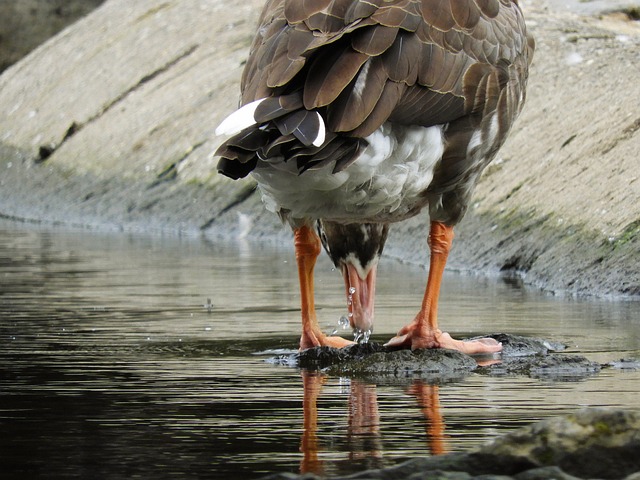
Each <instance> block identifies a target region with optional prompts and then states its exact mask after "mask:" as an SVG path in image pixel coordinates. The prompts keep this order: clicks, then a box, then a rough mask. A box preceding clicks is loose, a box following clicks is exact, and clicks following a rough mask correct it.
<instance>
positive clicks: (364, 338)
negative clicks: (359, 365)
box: [353, 328, 373, 343]
mask: <svg viewBox="0 0 640 480" xmlns="http://www.w3.org/2000/svg"><path fill="white" fill-rule="evenodd" d="M372 332H373V331H372V330H361V329H360V328H354V329H353V341H354V342H356V343H369V337H371V333H372Z"/></svg>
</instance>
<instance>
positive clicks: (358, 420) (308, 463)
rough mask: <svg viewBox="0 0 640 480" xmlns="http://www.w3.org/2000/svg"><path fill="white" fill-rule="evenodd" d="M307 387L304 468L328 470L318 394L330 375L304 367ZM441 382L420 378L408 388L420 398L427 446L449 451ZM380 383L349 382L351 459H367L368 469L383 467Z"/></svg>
mask: <svg viewBox="0 0 640 480" xmlns="http://www.w3.org/2000/svg"><path fill="white" fill-rule="evenodd" d="M301 373H302V382H303V388H304V397H303V413H304V428H303V433H302V439H301V442H300V451H301V453H302V460H301V462H300V472H301V473H302V474H304V473H314V474H316V475H323V474H324V465H323V461H322V459H321V446H320V444H319V441H318V398H319V397H320V394H321V391H322V386H323V385H324V384H325V382H326V380H327V376H326V375H324V374H322V373H320V372H311V371H304V370H303V371H302V372H301ZM438 388H439V387H438V386H437V385H430V384H428V383H426V382H424V381H421V380H416V381H414V383H413V384H412V385H411V386H409V387H408V388H407V390H406V392H407V393H408V394H409V395H412V396H414V397H415V398H416V401H417V404H418V405H419V407H420V408H421V410H422V413H423V414H424V418H425V429H426V435H427V448H428V450H429V452H430V453H431V454H432V455H442V454H444V453H447V452H448V448H447V439H446V435H445V422H444V419H443V417H442V413H441V411H440V400H439V391H438ZM376 390H377V387H376V385H374V384H369V383H366V382H364V381H361V380H357V379H352V380H351V381H350V385H349V400H348V426H347V432H346V439H347V445H348V447H347V448H348V449H349V460H350V461H356V460H357V461H364V462H365V465H366V468H367V469H374V468H382V467H383V466H384V465H383V461H382V460H383V455H384V447H383V442H382V436H381V433H380V413H379V409H378V397H377V391H376Z"/></svg>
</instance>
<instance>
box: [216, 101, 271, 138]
mask: <svg viewBox="0 0 640 480" xmlns="http://www.w3.org/2000/svg"><path fill="white" fill-rule="evenodd" d="M264 100H266V99H265V98H261V99H260V100H255V101H253V102H251V103H247V104H246V105H244V106H242V107H240V108H239V109H238V110H236V111H235V112H233V113H232V114H231V115H229V116H228V117H227V118H225V119H224V120H223V121H222V123H220V125H218V128H216V135H235V134H236V133H240V132H241V131H242V130H244V129H245V128H247V127H250V126H251V125H255V124H256V119H255V117H254V114H255V112H256V108H258V105H260V104H261V103H262V102H263V101H264Z"/></svg>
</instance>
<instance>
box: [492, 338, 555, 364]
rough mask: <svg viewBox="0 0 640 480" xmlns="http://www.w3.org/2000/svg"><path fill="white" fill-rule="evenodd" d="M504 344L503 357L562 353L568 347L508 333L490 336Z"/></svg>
mask: <svg viewBox="0 0 640 480" xmlns="http://www.w3.org/2000/svg"><path fill="white" fill-rule="evenodd" d="M489 337H491V338H494V339H496V340H497V341H498V342H501V343H502V357H503V358H505V357H525V356H530V355H546V354H547V353H549V352H560V351H562V350H564V349H565V348H566V346H565V345H564V344H562V343H559V342H552V341H549V340H545V339H543V338H534V337H523V336H521V335H511V334H506V333H496V334H493V335H489Z"/></svg>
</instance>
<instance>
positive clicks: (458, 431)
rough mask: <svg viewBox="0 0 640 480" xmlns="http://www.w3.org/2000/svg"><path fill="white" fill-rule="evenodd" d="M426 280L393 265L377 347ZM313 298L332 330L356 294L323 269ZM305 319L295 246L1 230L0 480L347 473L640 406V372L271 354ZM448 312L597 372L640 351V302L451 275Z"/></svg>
mask: <svg viewBox="0 0 640 480" xmlns="http://www.w3.org/2000/svg"><path fill="white" fill-rule="evenodd" d="M424 277H425V272H424V271H423V270H422V269H420V268H415V267H409V266H405V265H400V264H398V263H396V262H393V261H391V260H389V259H383V261H382V262H381V265H380V269H379V275H378V279H379V283H378V289H377V291H378V301H377V304H376V315H377V321H376V330H375V333H374V334H373V337H372V339H373V340H375V341H383V340H386V339H388V338H390V337H391V336H393V335H394V334H395V332H396V331H397V330H398V329H399V328H400V327H401V326H402V325H403V324H404V323H406V322H407V321H409V320H411V319H412V318H413V316H414V315H415V313H416V309H417V308H418V306H419V304H420V301H421V296H422V291H423V288H424ZM316 297H317V301H318V312H319V316H320V318H321V319H322V322H323V326H324V327H325V330H326V331H327V332H331V331H332V330H333V329H335V328H336V325H338V321H339V319H340V318H341V317H342V316H344V315H345V314H346V304H345V303H346V302H345V298H344V288H343V286H342V279H341V276H340V275H339V273H337V272H335V271H333V268H332V266H331V264H330V263H329V261H328V260H326V259H325V258H323V259H322V260H321V261H320V262H319V264H318V269H317V279H316ZM298 316H299V312H298V293H297V275H296V271H295V263H294V257H293V253H292V251H291V250H290V249H280V250H278V249H274V248H272V247H265V246H262V247H261V246H257V245H251V244H247V243H237V244H234V245H221V244H216V243H207V242H206V241H201V240H196V239H177V238H161V237H153V236H143V235H125V234H120V235H107V234H92V233H88V232H69V231H64V230H55V229H53V230H51V229H50V230H46V229H44V230H43V229H37V228H26V227H21V226H16V225H11V224H3V225H0V431H1V432H2V435H1V436H0V469H1V471H2V477H3V478H36V477H47V478H87V477H89V478H104V479H109V478H135V477H141V478H166V477H189V478H194V477H199V478H243V479H249V478H258V477H260V476H263V475H265V474H269V473H273V472H285V471H286V472H300V471H315V472H319V473H324V474H325V475H337V474H347V473H350V472H354V471H359V470H362V469H365V468H372V467H383V466H390V465H393V464H395V463H397V462H399V461H401V460H404V459H407V458H410V457H414V456H423V455H433V454H438V453H443V452H454V451H461V450H465V449H468V448H471V447H474V446H476V445H478V444H480V443H482V442H485V441H487V440H489V439H491V438H493V437H495V436H496V435H499V434H502V433H505V432H508V431H511V430H513V429H515V428H518V427H520V426H522V425H526V424H529V423H530V422H532V421H534V420H538V419H541V418H545V417H549V416H555V415H558V414H562V413H566V412H570V411H573V410H575V409H576V408H577V407H580V406H615V407H626V408H632V409H638V408H640V407H639V406H638V401H637V395H638V392H640V371H637V370H632V371H622V370H619V369H610V368H609V369H604V370H603V371H602V372H601V373H599V374H598V375H596V376H593V377H590V378H588V379H585V380H582V381H576V382H556V381H550V380H544V379H542V380H536V379H531V378H525V377H497V378H496V377H486V376H481V375H475V374H474V375H471V376H469V377H467V378H465V379H463V380H460V381H458V382H454V383H450V384H445V385H440V386H431V385H425V384H419V383H416V384H414V385H410V384H404V385H403V384H394V383H393V382H391V383H385V384H382V385H370V384H366V383H363V382H360V381H357V380H349V379H344V378H333V377H324V376H322V375H318V374H312V373H304V372H300V371H299V370H297V369H295V368H291V367H286V366H282V365H274V364H272V363H268V362H267V361H265V360H266V359H269V358H271V357H273V356H274V355H275V354H276V353H278V352H281V351H285V352H286V351H291V350H295V348H296V345H297V341H298V339H299V319H298ZM440 317H441V321H442V322H443V326H444V327H445V328H447V329H448V330H449V331H451V332H452V333H454V334H456V335H459V336H467V335H472V334H478V333H493V332H502V331H505V332H509V333H517V334H524V335H533V336H541V337H544V338H547V339H550V340H555V341H561V342H565V343H567V344H568V345H569V346H570V348H569V352H570V353H571V352H578V353H581V354H584V355H586V356H587V357H589V358H590V359H592V360H596V361H599V362H602V363H606V362H610V361H614V360H618V359H620V358H624V357H635V358H638V357H640V305H639V303H638V302H631V301H626V302H625V301H623V302H611V301H577V300H566V299H564V300H563V299H557V298H554V297H551V296H546V295H543V294H540V293H538V292H535V291H532V290H528V289H523V288H521V287H520V286H518V285H517V284H514V283H510V282H504V281H498V280H494V279H482V278H469V277H460V276H456V275H449V276H447V277H446V279H445V282H444V291H443V294H442V298H441V308H440ZM340 333H342V331H341V332H340ZM303 405H304V409H303ZM305 412H306V415H305Z"/></svg>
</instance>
